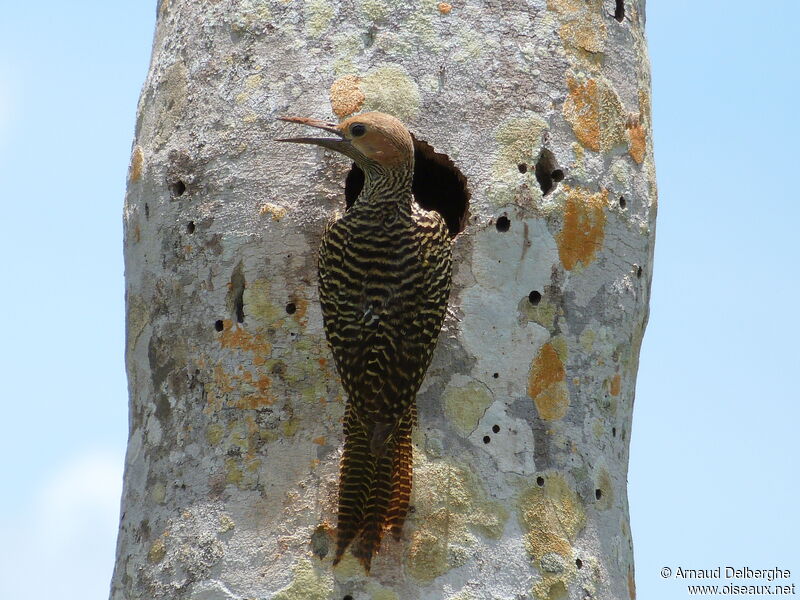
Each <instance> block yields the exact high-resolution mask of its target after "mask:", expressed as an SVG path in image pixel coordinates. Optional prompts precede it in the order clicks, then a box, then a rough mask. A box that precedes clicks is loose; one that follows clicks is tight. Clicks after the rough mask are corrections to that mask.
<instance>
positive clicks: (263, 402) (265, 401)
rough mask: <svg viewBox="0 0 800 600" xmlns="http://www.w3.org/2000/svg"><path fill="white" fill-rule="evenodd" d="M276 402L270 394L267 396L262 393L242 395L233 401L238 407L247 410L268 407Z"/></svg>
mask: <svg viewBox="0 0 800 600" xmlns="http://www.w3.org/2000/svg"><path fill="white" fill-rule="evenodd" d="M274 403H275V400H274V399H273V398H271V397H270V396H265V395H261V394H248V395H246V396H242V397H241V398H239V399H238V400H236V401H235V402H233V403H232V405H233V406H235V407H236V408H241V409H245V410H258V409H260V408H266V407H267V406H271V405H272V404H274Z"/></svg>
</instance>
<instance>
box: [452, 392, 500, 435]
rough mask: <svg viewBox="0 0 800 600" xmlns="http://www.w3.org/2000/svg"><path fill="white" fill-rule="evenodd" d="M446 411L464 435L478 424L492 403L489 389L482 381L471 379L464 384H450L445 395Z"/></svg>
mask: <svg viewBox="0 0 800 600" xmlns="http://www.w3.org/2000/svg"><path fill="white" fill-rule="evenodd" d="M443 401H444V411H445V414H446V415H447V417H448V418H449V419H450V421H451V422H452V423H453V425H455V426H456V428H457V429H458V430H459V432H460V433H462V434H463V435H464V436H468V435H469V434H470V433H472V431H473V430H474V429H475V428H476V427H477V426H478V421H480V419H481V417H483V413H485V412H486V409H487V408H489V405H490V404H491V403H492V396H491V394H490V393H489V390H487V389H486V386H484V385H483V384H481V383H478V382H477V381H471V382H469V383H466V384H464V385H452V384H451V385H449V386H447V389H445V391H444V396H443Z"/></svg>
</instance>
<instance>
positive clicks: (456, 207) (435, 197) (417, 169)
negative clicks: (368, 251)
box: [344, 134, 470, 237]
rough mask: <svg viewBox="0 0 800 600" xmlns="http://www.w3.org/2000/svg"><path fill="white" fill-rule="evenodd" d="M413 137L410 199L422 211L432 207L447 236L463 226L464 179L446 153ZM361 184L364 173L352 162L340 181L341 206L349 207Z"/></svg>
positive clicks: (466, 194)
mask: <svg viewBox="0 0 800 600" xmlns="http://www.w3.org/2000/svg"><path fill="white" fill-rule="evenodd" d="M411 137H412V139H413V140H414V178H413V180H412V183H411V192H412V194H413V195H414V200H415V201H416V203H417V204H419V205H420V206H421V207H422V208H424V209H426V210H435V211H436V212H438V213H439V214H440V215H442V218H443V219H444V222H445V223H446V224H447V229H448V231H449V232H450V236H451V237H455V236H456V235H457V234H458V233H460V232H462V231H463V230H464V228H465V227H466V226H467V219H469V198H470V193H469V188H468V185H467V178H466V177H464V174H463V173H462V172H461V171H460V170H459V169H458V167H456V165H455V163H454V162H453V161H452V160H451V159H450V157H449V156H447V154H443V153H441V152H436V150H435V149H434V148H433V146H431V145H430V144H429V143H428V142H426V141H424V140H420V139H417V138H416V137H414V135H413V134H412V136H411ZM363 187H364V172H363V171H362V170H361V168H360V167H359V166H358V165H356V164H355V163H353V166H352V167H351V168H350V171H349V172H348V173H347V178H346V179H345V182H344V197H345V205H346V207H347V208H350V207H351V206H352V205H353V203H354V202H355V201H356V199H357V198H358V195H359V194H360V193H361V190H362V189H363Z"/></svg>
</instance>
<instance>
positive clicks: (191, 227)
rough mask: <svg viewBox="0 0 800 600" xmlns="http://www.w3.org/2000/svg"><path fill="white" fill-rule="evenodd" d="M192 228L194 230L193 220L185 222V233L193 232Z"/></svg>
mask: <svg viewBox="0 0 800 600" xmlns="http://www.w3.org/2000/svg"><path fill="white" fill-rule="evenodd" d="M194 230H195V226H194V221H189V222H188V223H187V224H186V233H188V234H192V233H194Z"/></svg>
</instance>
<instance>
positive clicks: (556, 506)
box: [517, 473, 586, 559]
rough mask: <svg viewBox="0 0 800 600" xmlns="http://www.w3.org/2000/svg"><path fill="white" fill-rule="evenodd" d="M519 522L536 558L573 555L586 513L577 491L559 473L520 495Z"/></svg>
mask: <svg viewBox="0 0 800 600" xmlns="http://www.w3.org/2000/svg"><path fill="white" fill-rule="evenodd" d="M517 510H518V514H519V522H520V525H522V529H523V531H524V532H525V546H526V547H527V549H528V553H529V554H530V555H531V557H533V558H534V559H541V558H542V557H543V556H544V555H545V554H548V553H550V552H554V553H556V554H559V555H561V556H562V557H563V558H568V557H570V556H572V542H573V541H574V540H575V538H576V537H577V535H578V533H579V532H580V531H581V530H582V529H583V527H584V525H585V524H586V513H585V512H584V510H583V506H582V505H581V502H580V500H579V498H578V495H577V494H576V493H575V491H574V490H573V489H572V488H570V487H569V485H568V484H567V482H566V481H565V480H564V478H563V477H562V476H561V475H560V474H558V473H552V474H550V475H549V476H547V477H546V478H545V484H544V485H543V486H540V485H538V484H533V485H532V486H531V487H529V488H528V489H527V490H526V491H524V492H522V493H521V494H520V496H519V500H518V504H517Z"/></svg>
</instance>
